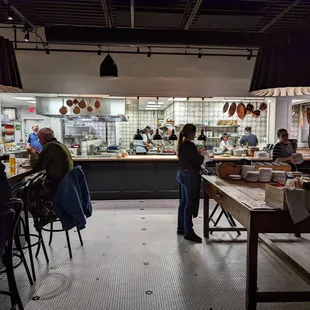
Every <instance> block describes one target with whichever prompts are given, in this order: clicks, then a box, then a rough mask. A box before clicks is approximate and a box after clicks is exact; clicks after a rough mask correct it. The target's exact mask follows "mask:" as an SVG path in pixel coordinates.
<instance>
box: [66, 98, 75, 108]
mask: <svg viewBox="0 0 310 310" xmlns="http://www.w3.org/2000/svg"><path fill="white" fill-rule="evenodd" d="M66 103H67V106H68V107H72V106H73V101H72V100H71V99H68V100H67V102H66Z"/></svg>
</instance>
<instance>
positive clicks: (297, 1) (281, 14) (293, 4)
mask: <svg viewBox="0 0 310 310" xmlns="http://www.w3.org/2000/svg"><path fill="white" fill-rule="evenodd" d="M299 2H301V0H295V1H294V2H292V3H291V4H290V5H289V6H288V7H287V8H285V9H284V10H283V11H281V12H280V13H279V14H278V15H277V16H276V17H275V18H274V19H272V20H271V21H270V22H269V23H268V24H267V25H265V26H264V27H263V28H261V29H260V30H259V31H258V32H260V33H262V32H265V31H266V30H267V29H268V28H270V27H271V26H272V25H273V24H274V23H276V22H277V21H278V20H279V19H280V18H281V17H282V16H284V15H285V14H286V13H288V12H289V11H290V10H291V9H292V8H293V7H294V6H296V5H297V4H299Z"/></svg>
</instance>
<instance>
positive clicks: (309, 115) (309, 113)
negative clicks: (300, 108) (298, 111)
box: [307, 108, 310, 125]
mask: <svg viewBox="0 0 310 310" xmlns="http://www.w3.org/2000/svg"><path fill="white" fill-rule="evenodd" d="M307 122H308V124H309V125H310V108H307Z"/></svg>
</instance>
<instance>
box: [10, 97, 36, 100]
mask: <svg viewBox="0 0 310 310" xmlns="http://www.w3.org/2000/svg"><path fill="white" fill-rule="evenodd" d="M13 99H17V100H36V98H33V97H13Z"/></svg>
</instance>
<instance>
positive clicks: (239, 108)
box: [237, 102, 246, 119]
mask: <svg viewBox="0 0 310 310" xmlns="http://www.w3.org/2000/svg"><path fill="white" fill-rule="evenodd" d="M237 115H238V117H239V118H240V119H244V117H245V115H246V108H245V105H244V104H243V103H242V102H240V103H239V104H238V106H237Z"/></svg>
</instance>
